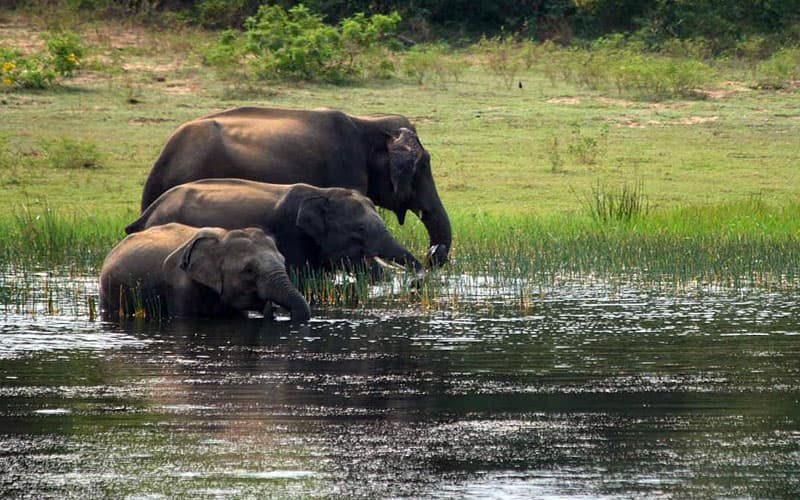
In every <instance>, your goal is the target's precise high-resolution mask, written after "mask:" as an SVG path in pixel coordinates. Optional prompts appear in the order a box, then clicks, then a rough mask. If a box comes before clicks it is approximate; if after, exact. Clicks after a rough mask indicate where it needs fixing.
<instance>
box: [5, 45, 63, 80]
mask: <svg viewBox="0 0 800 500" xmlns="http://www.w3.org/2000/svg"><path fill="white" fill-rule="evenodd" d="M0 77H2V88H5V89H12V88H19V89H44V88H47V87H50V86H52V85H53V83H54V81H55V78H56V72H55V71H54V70H53V69H52V68H50V67H49V65H48V64H47V60H46V59H44V58H43V57H42V56H41V55H38V54H34V55H30V56H23V55H22V53H21V52H19V51H18V50H15V49H8V48H5V47H2V46H0Z"/></svg>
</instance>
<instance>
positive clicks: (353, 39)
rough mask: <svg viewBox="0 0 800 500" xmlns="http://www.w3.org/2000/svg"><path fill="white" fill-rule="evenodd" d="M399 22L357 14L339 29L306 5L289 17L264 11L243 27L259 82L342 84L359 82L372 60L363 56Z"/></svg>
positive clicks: (278, 9) (280, 11)
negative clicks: (352, 79)
mask: <svg viewBox="0 0 800 500" xmlns="http://www.w3.org/2000/svg"><path fill="white" fill-rule="evenodd" d="M399 22H400V16H399V15H398V14H397V13H392V14H390V15H382V14H376V15H373V16H370V17H367V16H365V15H364V14H356V15H355V16H353V17H350V18H347V19H344V20H343V21H342V22H341V24H340V26H339V27H336V26H332V25H328V24H325V23H324V22H323V20H322V16H321V15H318V14H314V13H312V12H311V11H310V10H309V9H308V8H306V7H305V6H304V5H303V4H298V5H295V6H294V7H292V8H291V9H289V10H288V11H286V10H284V9H283V8H282V7H281V6H279V5H270V6H267V5H265V6H262V7H260V8H259V9H258V12H257V13H256V15H255V16H253V17H250V18H248V19H247V21H246V22H245V27H246V32H245V37H246V50H247V52H249V53H252V54H254V55H255V56H256V59H255V61H254V62H253V64H254V67H255V68H256V76H258V77H259V78H263V79H274V78H281V79H288V80H328V81H338V80H342V79H343V78H347V77H354V76H357V75H358V74H359V72H360V70H361V69H362V68H361V66H362V65H363V64H364V63H365V62H366V61H368V60H369V58H368V57H362V56H365V54H367V53H369V52H370V51H371V50H372V49H374V48H376V47H377V46H378V45H379V44H380V43H382V42H384V41H385V39H386V38H387V37H388V35H389V34H390V33H391V32H392V31H393V30H394V29H395V27H396V26H397V23H399ZM386 69H388V68H386V67H384V70H386Z"/></svg>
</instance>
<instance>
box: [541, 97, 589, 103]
mask: <svg viewBox="0 0 800 500" xmlns="http://www.w3.org/2000/svg"><path fill="white" fill-rule="evenodd" d="M547 102H549V103H550V104H571V105H575V104H580V103H581V99H580V97H575V96H563V97H551V98H550V99H548V100H547Z"/></svg>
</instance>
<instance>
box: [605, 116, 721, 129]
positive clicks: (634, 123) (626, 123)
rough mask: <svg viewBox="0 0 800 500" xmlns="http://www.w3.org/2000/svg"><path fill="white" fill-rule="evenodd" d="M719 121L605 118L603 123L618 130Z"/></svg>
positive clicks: (702, 119)
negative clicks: (610, 124)
mask: <svg viewBox="0 0 800 500" xmlns="http://www.w3.org/2000/svg"><path fill="white" fill-rule="evenodd" d="M717 120H719V116H687V117H685V118H678V119H677V120H668V121H659V120H647V121H640V120H634V119H633V118H624V117H623V118H620V119H613V118H606V119H605V121H606V122H608V123H612V124H614V126H615V127H618V128H623V127H626V128H648V127H663V126H668V125H699V124H703V123H712V122H715V121H717Z"/></svg>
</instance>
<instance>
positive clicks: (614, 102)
mask: <svg viewBox="0 0 800 500" xmlns="http://www.w3.org/2000/svg"><path fill="white" fill-rule="evenodd" d="M597 101H600V102H602V103H603V104H608V105H610V106H621V107H623V108H629V107H631V106H635V105H636V104H637V103H636V101H630V100H628V99H615V98H613V97H598V98H597Z"/></svg>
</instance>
